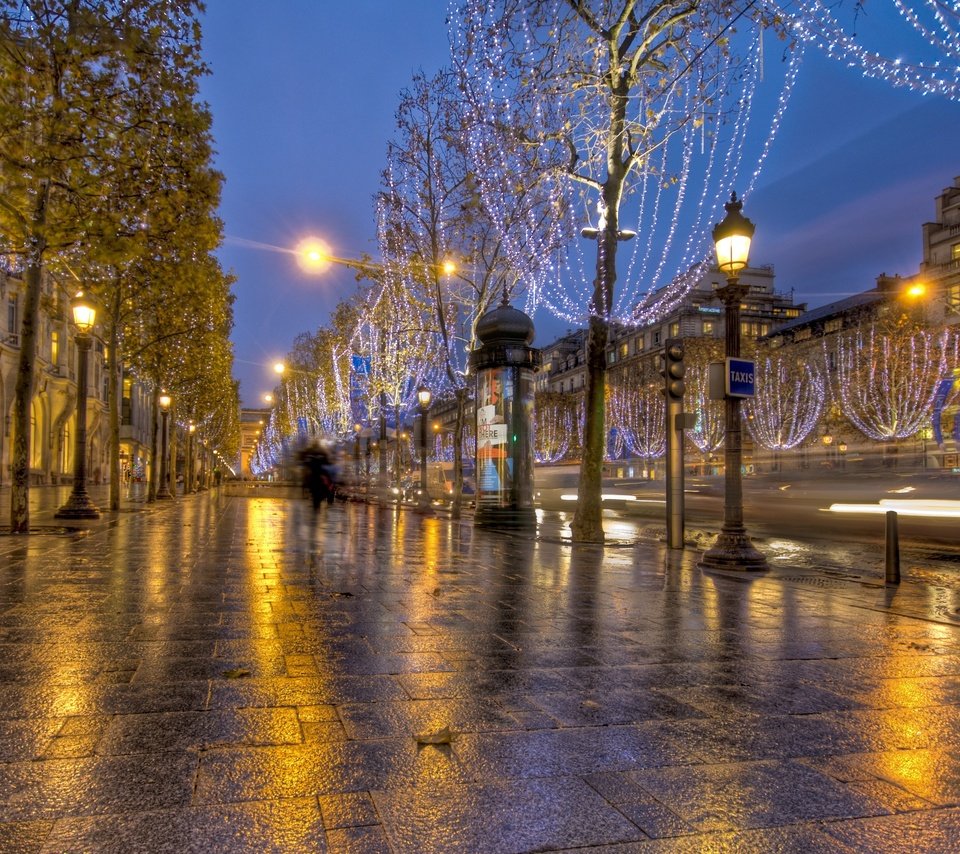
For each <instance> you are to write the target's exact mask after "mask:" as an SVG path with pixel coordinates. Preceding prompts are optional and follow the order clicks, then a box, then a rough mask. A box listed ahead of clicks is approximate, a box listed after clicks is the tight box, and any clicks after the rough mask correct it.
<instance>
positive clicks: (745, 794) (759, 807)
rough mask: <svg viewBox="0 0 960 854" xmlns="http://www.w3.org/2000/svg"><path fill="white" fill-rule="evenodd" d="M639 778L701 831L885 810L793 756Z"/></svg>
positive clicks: (668, 770) (663, 770)
mask: <svg viewBox="0 0 960 854" xmlns="http://www.w3.org/2000/svg"><path fill="white" fill-rule="evenodd" d="M634 777H635V779H636V780H637V782H638V783H639V784H640V785H641V786H643V788H644V789H646V790H647V791H648V792H649V793H650V794H651V795H653V796H654V797H655V798H656V799H657V800H658V801H660V802H661V803H663V804H666V805H667V806H668V807H669V808H670V809H671V810H673V811H674V812H676V813H677V814H678V815H679V816H680V817H681V818H683V820H684V821H686V822H687V823H689V824H690V825H692V826H693V827H694V828H696V829H697V830H700V831H713V830H732V829H743V828H750V827H773V826H776V825H782V824H793V823H796V822H799V821H809V820H811V819H826V818H856V817H862V816H871V815H877V814H878V813H883V812H886V810H885V809H884V808H883V806H882V805H881V804H879V803H877V802H876V801H873V800H872V799H870V798H868V797H866V796H864V795H860V794H859V793H856V792H853V791H852V790H850V789H848V788H847V787H845V786H842V785H840V784H839V783H837V782H836V781H834V780H832V779H831V778H829V777H827V776H825V775H823V774H819V773H818V772H816V771H815V770H813V769H812V768H809V767H807V766H804V765H801V764H798V763H793V762H775V761H769V760H768V761H762V762H741V763H728V764H724V765H697V766H693V767H691V768H682V769H681V768H660V769H651V770H644V771H637V772H635V774H634Z"/></svg>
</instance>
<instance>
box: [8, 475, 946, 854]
mask: <svg viewBox="0 0 960 854" xmlns="http://www.w3.org/2000/svg"><path fill="white" fill-rule="evenodd" d="M330 511H331V512H330V513H326V514H323V516H322V517H318V518H317V519H316V520H312V521H310V520H309V517H308V515H306V514H304V513H303V507H302V505H301V503H300V502H296V501H282V500H270V499H260V498H258V499H234V498H228V497H226V496H224V495H222V494H221V493H218V492H217V491H211V492H209V493H204V494H202V495H198V496H190V497H188V498H186V499H183V500H181V501H178V502H176V503H173V504H170V505H167V506H162V507H160V506H158V507H156V508H155V509H151V510H150V511H149V512H142V513H124V514H120V515H119V516H117V517H105V518H104V520H102V522H101V523H96V524H93V525H92V526H91V527H90V529H89V532H88V533H86V534H85V535H84V536H83V537H77V538H45V541H44V542H43V543H41V542H40V541H39V540H36V541H35V538H33V537H31V538H29V539H27V540H24V546H22V547H18V548H16V549H12V550H8V551H6V552H4V555H3V558H0V560H6V559H7V558H9V559H8V560H7V562H6V564H5V569H4V572H5V573H6V574H5V575H4V577H3V579H2V582H3V583H2V584H0V850H3V849H4V848H12V849H13V850H17V851H19V850H26V851H32V850H38V847H40V846H43V850H45V851H49V852H54V851H71V850H76V851H88V850H106V851H110V850H117V851H128V850H143V851H145V852H151V851H165V850H171V851H183V850H197V851H200V850H203V851H207V850H217V851H220V850H225V851H230V850H321V851H322V850H324V849H325V847H326V848H329V849H331V850H338V851H391V852H398V851H405V850H416V851H420V850H423V851H427V850H440V851H442V850H478V851H485V852H486V851H493V852H496V851H500V850H503V851H521V850H522V851H527V850H539V849H546V848H550V849H555V850H563V849H567V850H577V851H580V852H583V851H586V850H603V851H606V852H608V854H610V852H627V851H641V852H642V851H646V852H656V851H664V852H666V851H670V852H674V851H676V852H688V851H689V852H693V851H698V852H699V851H717V852H724V851H730V852H734V851H735V852H737V854H740V852H764V854H766V852H780V851H783V852H798V851H803V852H807V851H811V852H820V851H839V852H845V851H859V850H865V851H870V850H897V848H898V847H899V850H918V851H919V850H938V846H940V845H942V844H943V843H944V840H947V841H948V843H949V841H951V840H952V839H953V837H954V836H956V833H957V832H956V828H955V813H956V810H952V809H950V806H951V805H953V804H956V803H960V783H958V780H960V771H958V767H960V761H958V756H960V691H958V688H960V626H955V625H950V624H947V623H945V622H944V620H943V619H942V614H941V613H940V612H939V611H937V607H938V604H937V603H942V602H943V601H947V600H948V599H949V597H951V596H954V595H955V593H954V591H953V590H952V589H951V588H948V587H944V588H942V589H933V588H931V587H929V586H924V585H918V584H913V583H910V582H905V583H904V584H903V585H901V589H900V590H898V591H897V594H896V597H895V598H893V599H891V597H889V596H888V595H887V594H886V592H885V591H883V590H880V589H877V590H874V589H873V588H864V587H863V586H862V585H859V584H857V585H844V584H836V585H832V586H824V587H822V588H814V587H811V586H810V585H803V584H799V583H796V582H792V581H789V580H786V581H785V580H784V579H783V578H782V577H781V576H783V575H784V574H785V573H783V572H782V571H780V570H778V569H777V568H776V567H775V568H774V569H773V570H771V572H770V573H768V574H766V575H765V576H763V577H761V578H751V579H749V580H747V579H740V578H726V577H722V576H707V575H704V574H702V573H700V571H699V570H697V569H696V567H695V561H696V557H697V555H696V553H695V552H693V551H692V550H689V549H688V550H687V551H685V552H684V553H682V554H679V555H675V554H670V555H667V554H666V553H665V552H664V550H663V549H662V548H661V547H659V546H654V545H643V544H640V545H638V546H636V547H630V548H626V549H621V548H607V549H604V548H600V547H575V548H574V547H570V546H568V545H562V544H560V543H559V542H550V541H548V540H546V539H540V540H539V541H535V540H534V539H532V538H530V537H526V536H508V535H504V534H502V533H495V532H487V531H482V530H475V529H473V528H472V526H471V525H470V524H469V521H465V522H464V523H462V524H460V523H452V522H450V521H449V520H447V519H444V518H431V519H424V518H421V517H419V516H415V515H414V514H409V513H407V512H405V511H401V512H397V511H395V510H394V509H392V508H391V509H387V508H375V507H367V506H365V505H363V504H353V503H351V504H342V505H340V504H338V505H336V506H335V507H333V508H330ZM425 533H426V534H427V536H425ZM8 545H9V544H7V543H6V542H2V541H0V551H3V549H4V548H5V547H6V546H8ZM28 582H29V583H28ZM891 602H895V603H896V610H897V612H898V613H893V612H892V611H891ZM938 615H939V616H938ZM443 726H448V727H450V728H451V729H452V730H453V731H454V736H455V737H454V738H453V740H452V742H451V743H449V744H437V745H418V744H417V743H416V741H415V739H414V735H415V734H419V733H423V732H427V731H436V730H438V729H440V728H442V727H443ZM371 793H372V794H371ZM321 813H322V815H321ZM651 837H653V838H651ZM860 841H862V842H863V845H862V846H861V845H859V844H858V843H859V842H860ZM458 842H459V843H462V844H461V847H460V848H459V849H458V848H457V844H458ZM271 846H272V847H271ZM871 846H874V847H871ZM884 846H887V847H884Z"/></svg>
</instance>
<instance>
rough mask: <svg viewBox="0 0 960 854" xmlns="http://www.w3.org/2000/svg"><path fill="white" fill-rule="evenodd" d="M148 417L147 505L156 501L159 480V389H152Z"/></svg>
mask: <svg viewBox="0 0 960 854" xmlns="http://www.w3.org/2000/svg"><path fill="white" fill-rule="evenodd" d="M150 416H151V424H152V425H153V426H152V429H151V430H150V477H149V479H148V482H147V503H150V502H151V501H156V500H157V483H158V482H159V480H160V471H159V466H158V465H157V457H158V456H159V452H158V450H157V434H158V433H159V432H160V426H159V424H158V421H159V420H160V389H159V388H158V387H154V389H153V396H152V398H151V402H150Z"/></svg>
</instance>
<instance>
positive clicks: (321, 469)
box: [303, 445, 335, 510]
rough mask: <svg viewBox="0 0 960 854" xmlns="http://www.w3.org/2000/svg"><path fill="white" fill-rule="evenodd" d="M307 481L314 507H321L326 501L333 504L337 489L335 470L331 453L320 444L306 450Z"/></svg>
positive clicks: (304, 460)
mask: <svg viewBox="0 0 960 854" xmlns="http://www.w3.org/2000/svg"><path fill="white" fill-rule="evenodd" d="M303 465H304V468H305V470H306V471H305V483H306V487H307V491H308V492H309V493H310V500H311V501H312V502H313V509H314V510H317V509H319V507H320V505H321V504H323V503H324V502H327V504H333V497H334V490H335V471H334V468H333V462H332V461H331V459H330V455H329V454H328V453H327V452H326V450H325V449H324V448H323V447H322V446H320V445H313V446H311V447H309V448H307V450H306V451H305V452H304V455H303Z"/></svg>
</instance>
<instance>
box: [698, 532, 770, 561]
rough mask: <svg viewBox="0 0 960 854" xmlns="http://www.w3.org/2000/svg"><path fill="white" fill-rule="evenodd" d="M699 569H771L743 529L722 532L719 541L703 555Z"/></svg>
mask: <svg viewBox="0 0 960 854" xmlns="http://www.w3.org/2000/svg"><path fill="white" fill-rule="evenodd" d="M697 567H698V568H699V569H706V570H723V571H727V572H766V571H767V570H768V569H770V566H769V565H768V564H767V559H766V558H765V557H764V556H763V555H762V554H761V553H760V552H759V551H757V550H756V549H755V548H754V546H753V543H751V542H750V538H749V537H748V536H747V532H746V531H745V530H743V529H741V530H729V529H724V530H721V531H720V535H719V536H718V537H717V541H716V542H715V543H714V544H713V546H712V548H710V549H708V550H707V551H705V552H704V553H703V557H702V558H701V559H700V563H698V564H697Z"/></svg>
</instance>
